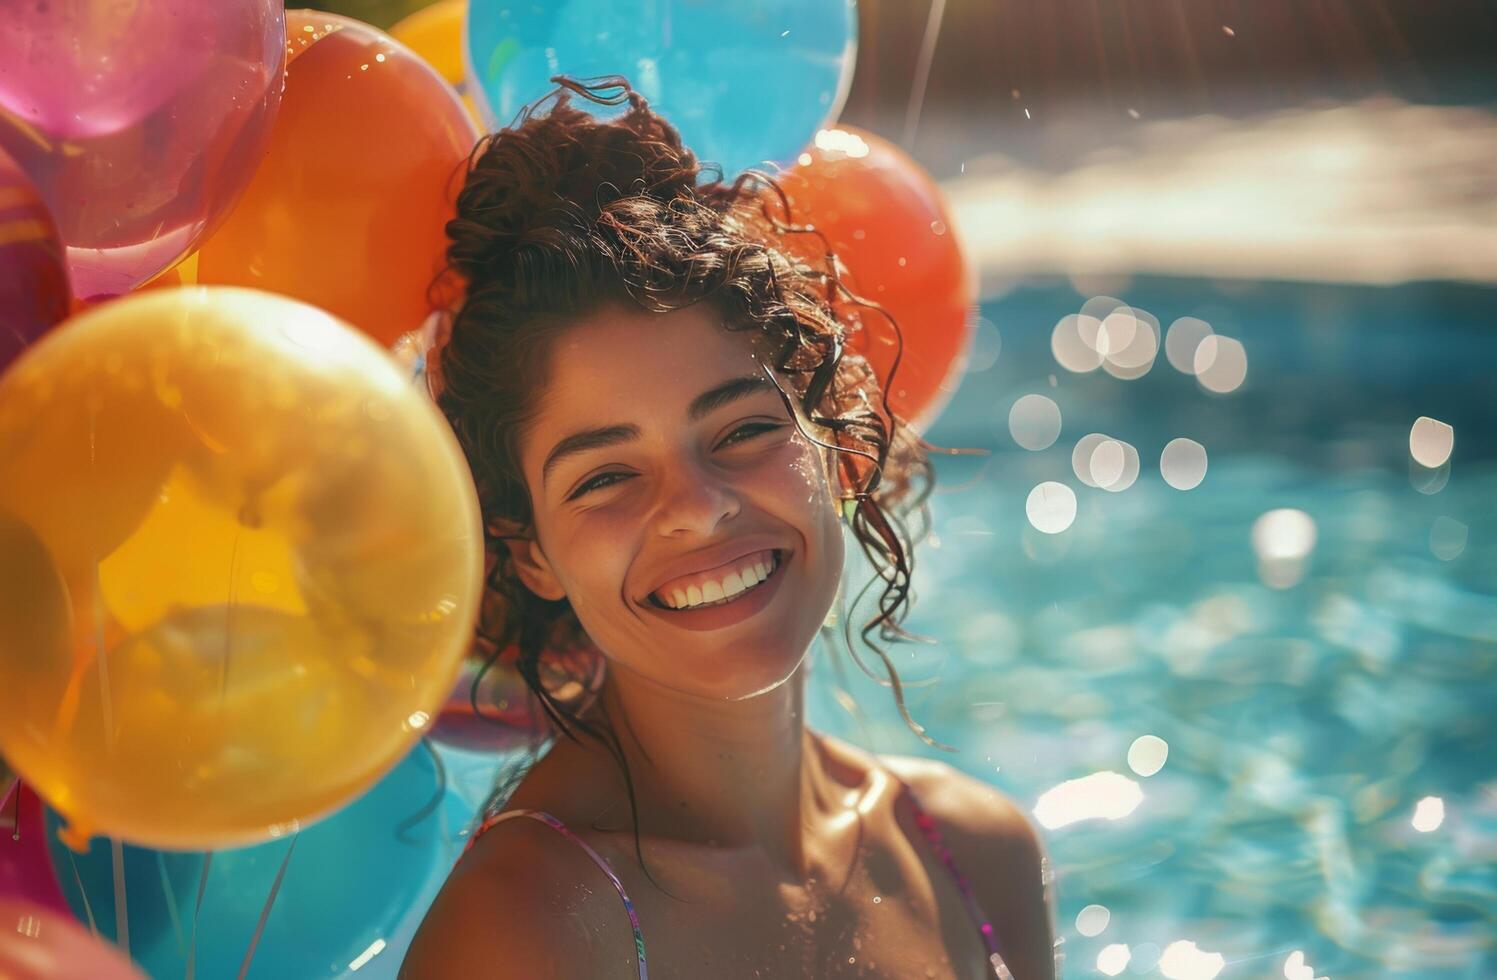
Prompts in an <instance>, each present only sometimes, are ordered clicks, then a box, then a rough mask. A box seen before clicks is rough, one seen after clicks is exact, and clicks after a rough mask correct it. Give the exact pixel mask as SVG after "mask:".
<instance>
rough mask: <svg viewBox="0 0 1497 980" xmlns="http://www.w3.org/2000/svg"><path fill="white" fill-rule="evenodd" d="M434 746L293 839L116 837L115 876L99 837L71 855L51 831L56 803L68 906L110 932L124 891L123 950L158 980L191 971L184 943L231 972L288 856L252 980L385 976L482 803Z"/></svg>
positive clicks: (205, 969)
mask: <svg viewBox="0 0 1497 980" xmlns="http://www.w3.org/2000/svg"><path fill="white" fill-rule="evenodd" d="M441 758H442V765H440V766H439V765H438V763H437V761H436V757H435V756H434V755H433V753H432V750H430V749H428V748H427V746H426V745H418V746H417V747H416V748H415V749H414V750H413V751H412V752H411V753H410V754H409V755H408V756H406V758H405V759H404V760H403V761H402V762H401V763H400V764H399V765H398V766H396V767H395V768H394V769H393V770H392V771H391V772H390V773H389V775H387V776H386V777H385V778H384V779H383V780H381V781H380V782H379V783H377V784H376V785H375V786H374V788H373V789H371V790H370V791H369V792H367V793H365V794H364V795H363V796H361V797H359V798H358V799H357V800H355V801H354V802H352V803H350V804H349V805H348V806H346V807H344V808H343V809H342V810H339V811H338V812H337V813H334V814H333V815H331V816H329V817H327V818H325V819H323V820H321V821H319V822H317V823H316V824H313V825H312V826H310V827H308V828H306V829H304V830H302V831H301V832H300V833H299V834H297V835H296V836H295V840H294V849H293V841H292V839H291V838H289V837H288V838H285V839H282V840H276V841H271V842H269V843H265V844H260V845H257V846H254V847H246V848H239V849H235V850H225V851H216V852H213V853H212V854H211V856H210V855H208V854H205V853H203V852H200V851H155V850H148V849H145V848H138V847H132V846H130V845H124V846H123V848H122V850H123V859H124V861H123V865H124V876H123V881H122V882H116V880H115V877H114V865H113V855H112V845H111V844H110V842H109V841H108V840H105V839H98V838H96V839H95V840H94V841H93V843H92V846H91V847H90V849H89V852H88V853H87V854H84V855H78V854H73V853H72V852H71V851H69V850H68V849H67V847H66V845H64V844H62V843H61V842H60V841H59V840H58V839H57V829H58V826H59V825H60V822H61V821H60V820H59V818H58V816H57V814H56V813H55V812H53V811H52V810H50V809H49V810H48V811H47V814H46V822H47V844H48V848H49V850H50V852H51V857H52V864H53V867H54V869H55V870H56V872H57V877H58V881H59V882H60V883H61V884H62V888H63V893H64V894H65V895H66V897H67V900H68V904H69V905H70V906H71V907H72V909H73V912H74V914H75V915H76V916H77V917H78V918H79V919H80V920H83V921H85V922H87V921H88V919H89V917H90V915H91V916H92V918H93V920H94V922H95V923H96V925H97V927H98V930H99V932H101V933H103V934H104V935H105V936H107V937H108V938H110V939H111V940H115V941H118V940H117V932H118V930H117V928H116V917H115V895H116V893H117V889H122V890H123V892H124V896H125V907H126V908H127V910H128V917H127V919H128V928H129V933H130V953H131V956H132V958H133V959H135V961H136V962H137V963H139V964H140V965H141V966H142V967H144V968H145V969H146V970H147V971H148V972H149V974H150V975H151V977H153V978H155V980H163V978H176V977H185V976H186V975H187V972H186V970H187V954H188V949H189V947H193V948H194V954H193V961H194V964H195V970H194V974H193V975H194V976H195V977H197V978H200V980H219V978H225V980H234V978H237V977H238V976H239V970H240V966H241V963H242V962H243V960H244V957H245V953H246V952H247V951H248V950H249V948H250V944H251V942H252V940H253V938H254V933H255V929H256V925H257V924H258V922H259V919H260V915H261V912H262V911H263V909H264V908H265V904H266V899H267V897H268V896H269V895H270V892H271V888H272V886H273V885H274V884H275V880H276V875H277V874H278V873H279V872H280V870H281V868H282V865H283V863H284V866H285V874H284V876H283V877H282V879H281V884H280V889H279V891H278V892H277V893H276V898H275V901H274V903H273V904H272V905H271V909H270V913H269V915H268V917H267V918H266V921H265V928H264V931H263V933H262V934H261V936H260V939H259V942H258V945H256V947H255V952H254V956H253V958H252V959H251V962H250V969H249V973H248V977H249V980H254V978H257V977H259V978H266V980H293V978H295V980H312V978H317V977H348V978H356V980H367V978H369V977H378V978H390V980H393V978H394V977H395V975H396V972H397V970H398V969H399V966H400V960H401V959H402V957H403V956H404V955H405V951H406V949H407V947H408V946H409V945H410V941H411V938H412V937H413V936H414V934H415V931H416V928H417V926H419V925H420V923H421V919H422V917H423V916H424V915H425V914H426V910H427V909H428V908H429V907H430V905H431V903H432V900H433V899H434V898H435V897H436V894H437V892H438V890H439V889H440V888H441V886H442V883H443V881H445V880H446V877H447V873H448V872H449V871H450V870H451V868H452V865H453V863H454V862H455V861H456V860H457V858H458V856H459V854H460V853H461V850H462V845H463V844H464V843H465V842H466V840H467V833H468V831H469V829H470V826H471V823H472V819H473V816H474V814H475V812H476V810H477V808H478V805H479V802H480V799H479V798H480V796H481V793H480V792H479V791H477V789H476V788H475V787H474V786H470V785H464V783H465V781H466V782H470V783H471V782H473V781H474V780H473V777H472V774H471V772H469V771H465V772H461V773H458V774H456V775H457V778H456V779H454V775H455V774H454V773H453V772H451V771H450V769H449V764H448V761H449V759H451V758H452V757H451V756H448V755H445V754H444V755H443V756H442V757H441ZM453 761H457V760H453ZM486 761H487V760H482V761H481V762H480V763H475V762H473V761H472V760H467V761H466V762H464V763H463V765H466V766H467V769H468V770H472V769H473V767H474V766H475V765H480V764H482V762H486ZM479 778H480V779H482V777H479ZM288 851H289V853H290V855H291V856H290V859H289V860H287V859H286V855H287V853H288ZM205 863H206V864H207V874H206V877H205V876H204V874H203V869H204V865H205ZM205 882H206V884H205V886H204V887H203V895H202V905H201V908H200V909H198V910H197V912H196V930H197V931H196V938H195V939H194V938H193V922H194V909H195V907H196V906H197V903H198V890H199V886H200V885H204V883H205ZM85 896H86V898H87V901H86V902H85V900H84V899H85Z"/></svg>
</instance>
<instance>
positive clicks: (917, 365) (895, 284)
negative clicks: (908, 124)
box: [765, 126, 977, 432]
mask: <svg viewBox="0 0 1497 980" xmlns="http://www.w3.org/2000/svg"><path fill="white" fill-rule="evenodd" d="M777 179H778V180H779V183H780V186H781V187H782V188H783V189H784V191H785V193H786V196H787V197H788V198H789V201H790V209H791V214H790V216H789V217H790V219H791V221H792V222H793V223H794V224H797V225H810V226H811V227H812V228H813V229H814V231H815V233H814V234H813V233H794V234H786V235H785V236H784V238H783V241H784V243H785V245H786V247H787V248H789V249H790V251H791V252H792V253H794V254H796V255H798V256H799V257H800V258H802V259H804V260H806V261H808V262H810V263H812V264H813V265H815V266H816V267H817V268H825V267H826V262H827V251H828V248H829V249H830V251H831V253H832V254H834V255H835V256H836V259H837V261H838V262H839V263H840V264H841V266H844V267H845V273H846V274H845V276H844V277H843V278H844V282H845V283H846V285H847V286H848V288H849V289H851V290H852V291H853V292H854V293H857V294H858V295H859V297H861V298H862V299H866V300H869V301H872V302H874V303H877V304H878V305H879V306H882V307H883V308H884V309H885V310H887V311H888V313H889V315H890V316H892V317H893V318H894V320H895V322H897V324H898V327H899V334H900V335H901V337H902V345H901V343H900V342H899V338H896V335H895V333H894V330H893V329H892V328H891V327H890V325H889V322H888V319H887V318H885V317H884V316H882V315H880V314H878V313H877V312H875V311H873V310H870V309H857V321H858V323H859V325H860V326H861V329H858V330H855V331H853V332H852V333H851V335H850V336H849V338H848V345H849V346H850V347H851V348H852V349H853V350H856V351H857V352H859V353H860V354H862V355H864V356H865V357H867V358H868V360H869V363H870V364H871V365H872V366H873V368H874V370H875V371H876V372H877V374H878V376H879V377H880V378H881V379H885V380H887V379H888V377H889V371H890V370H891V369H895V374H894V381H893V385H892V386H890V388H889V403H890V406H891V407H892V409H893V410H894V412H895V414H896V415H898V416H899V417H901V418H903V419H905V420H907V421H910V422H913V423H914V425H915V428H916V430H917V431H921V432H923V431H926V430H928V428H929V426H930V424H931V423H932V422H933V421H934V420H935V418H936V416H937V415H938V414H939V413H940V411H941V409H942V408H943V407H944V406H945V404H946V402H947V401H948V400H949V399H950V397H951V395H952V393H953V392H954V391H955V390H956V386H957V384H958V383H959V382H960V380H961V373H962V369H963V363H964V361H965V355H966V353H967V351H968V350H969V348H970V345H971V341H972V333H973V331H974V329H975V327H976V315H975V306H974V304H975V302H976V297H977V281H976V273H975V270H974V268H973V266H972V263H971V262H970V260H969V258H968V256H967V255H966V253H965V251H964V249H963V247H962V245H961V242H960V241H959V240H958V238H957V234H956V229H955V227H954V226H953V222H952V219H951V214H950V211H949V209H948V208H947V205H946V201H945V199H944V197H943V195H942V194H941V190H940V188H939V187H937V186H936V184H935V182H934V181H933V180H932V179H931V178H930V176H929V174H927V173H926V172H925V170H924V168H922V167H921V166H920V165H919V164H918V163H916V162H915V161H914V160H912V159H911V158H910V157H909V156H908V155H907V154H905V153H904V152H903V151H902V150H900V149H899V148H898V147H896V146H894V145H893V144H892V143H890V142H889V141H888V140H886V139H884V138H883V137H881V136H878V135H877V134H874V133H870V132H867V131H865V130H861V129H855V128H854V127H852V126H839V127H837V128H834V129H823V130H821V131H819V132H818V133H817V134H816V138H815V140H814V141H813V143H812V145H811V146H810V147H808V148H807V149H806V151H805V152H804V153H802V154H801V155H800V158H799V159H798V160H797V162H796V164H795V166H794V167H792V168H790V169H789V170H787V171H785V172H784V173H781V174H778V175H777ZM765 202H766V207H767V208H768V210H769V213H770V215H772V216H773V217H775V218H776V219H778V220H780V221H783V220H785V217H786V216H785V214H784V211H783V208H782V207H781V205H780V202H779V199H778V198H777V197H772V196H770V195H766V198H765ZM847 305H848V306H849V307H852V304H847ZM853 308H855V307H853ZM855 309H856V308H855ZM896 355H897V356H898V365H897V369H896V366H895V357H896Z"/></svg>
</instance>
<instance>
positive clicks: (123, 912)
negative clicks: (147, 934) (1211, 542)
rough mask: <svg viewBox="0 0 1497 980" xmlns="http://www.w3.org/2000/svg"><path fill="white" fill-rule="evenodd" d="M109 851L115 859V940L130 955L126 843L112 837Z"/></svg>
mask: <svg viewBox="0 0 1497 980" xmlns="http://www.w3.org/2000/svg"><path fill="white" fill-rule="evenodd" d="M109 852H110V857H111V858H112V859H113V861H114V936H115V940H114V941H115V943H116V945H118V946H119V948H120V949H122V950H124V951H125V955H126V956H129V955H130V910H129V909H128V908H127V907H126V905H125V845H123V844H121V843H120V841H119V838H117V837H111V838H109Z"/></svg>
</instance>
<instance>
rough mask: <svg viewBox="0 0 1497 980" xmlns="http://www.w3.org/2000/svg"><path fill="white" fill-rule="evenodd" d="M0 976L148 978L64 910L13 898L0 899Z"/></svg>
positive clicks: (19, 979)
mask: <svg viewBox="0 0 1497 980" xmlns="http://www.w3.org/2000/svg"><path fill="white" fill-rule="evenodd" d="M0 977H4V978H5V980H146V978H145V975H144V974H142V973H141V972H140V971H139V970H137V969H135V967H134V966H133V965H132V964H131V963H130V960H129V958H128V957H126V956H125V955H124V954H123V953H120V952H119V951H118V950H116V949H115V948H114V947H113V946H111V945H110V944H109V943H107V942H105V941H104V940H102V939H98V938H96V937H94V936H92V935H90V934H89V932H88V930H87V929H84V928H83V927H82V926H80V925H79V924H78V923H77V922H76V921H74V919H73V918H72V916H70V915H68V914H67V913H66V912H57V911H54V910H52V909H48V908H43V907H42V906H40V905H36V904H34V903H31V902H24V901H17V900H16V899H12V898H0Z"/></svg>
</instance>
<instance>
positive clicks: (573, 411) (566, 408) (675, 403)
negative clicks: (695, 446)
mask: <svg viewBox="0 0 1497 980" xmlns="http://www.w3.org/2000/svg"><path fill="white" fill-rule="evenodd" d="M752 335H753V331H745V330H729V329H727V328H726V327H724V326H723V324H722V320H721V318H720V317H719V316H718V315H717V313H716V312H715V311H714V310H712V308H711V307H709V306H707V305H706V304H701V303H699V304H697V305H695V306H691V307H688V308H686V309H682V310H674V311H672V312H669V313H647V312H643V311H624V310H610V311H605V312H599V313H597V314H594V315H591V316H588V317H586V318H584V319H581V320H578V321H577V322H576V323H574V324H572V325H569V326H568V327H567V328H565V329H564V330H563V332H562V333H560V334H559V335H558V336H557V339H556V341H555V342H554V343H553V345H552V347H551V350H550V352H549V355H548V358H547V365H546V378H545V382H544V383H543V384H542V386H541V389H540V392H539V398H538V399H537V401H536V412H535V414H534V415H533V416H532V419H531V424H530V425H529V426H528V427H527V431H526V433H525V451H524V452H525V456H526V459H527V464H526V468H527V469H530V468H531V467H532V466H534V465H538V464H537V463H536V460H535V458H534V456H535V454H536V453H537V452H542V453H543V452H545V449H544V446H546V445H550V444H551V443H552V442H554V441H555V440H556V439H558V438H562V437H564V436H566V435H568V434H570V433H571V432H573V431H576V430H579V429H582V428H587V427H596V426H608V425H614V424H631V423H633V424H648V422H649V421H650V420H651V419H655V418H663V419H679V421H680V422H681V423H682V424H686V422H687V418H686V415H687V411H688V409H689V407H690V405H691V403H692V402H693V400H695V399H697V398H698V396H700V395H701V394H702V392H703V391H704V390H705V389H707V388H710V387H711V386H713V385H716V384H719V383H721V382H725V381H728V380H731V379H734V378H743V377H747V376H754V375H758V376H764V370H763V368H762V367H761V366H760V361H759V359H758V358H757V357H756V355H755V353H754V344H753V340H752Z"/></svg>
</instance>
